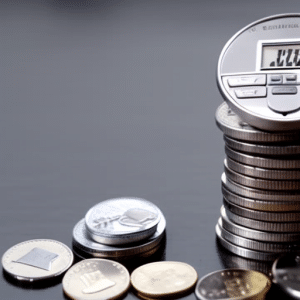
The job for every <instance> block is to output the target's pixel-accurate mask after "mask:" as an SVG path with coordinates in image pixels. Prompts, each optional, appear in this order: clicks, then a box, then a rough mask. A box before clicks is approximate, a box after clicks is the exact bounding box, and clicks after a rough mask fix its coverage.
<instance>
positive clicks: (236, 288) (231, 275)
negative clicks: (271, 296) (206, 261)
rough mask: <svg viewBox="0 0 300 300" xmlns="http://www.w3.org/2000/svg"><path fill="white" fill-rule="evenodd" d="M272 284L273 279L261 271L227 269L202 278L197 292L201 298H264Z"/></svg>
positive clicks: (206, 299) (235, 299) (229, 299)
mask: <svg viewBox="0 0 300 300" xmlns="http://www.w3.org/2000/svg"><path fill="white" fill-rule="evenodd" d="M271 284H272V283H271V280H270V279H269V278H268V277H267V276H266V275H264V274H262V273H260V272H257V271H251V270H242V269H227V270H221V271H216V272H213V273H210V274H208V275H206V276H204V277H203V278H201V279H200V280H199V281H198V283H197V286H196V290H195V293H196V296H197V298H198V299H200V300H212V299H214V300H244V299H245V300H246V299H264V297H265V295H266V294H267V292H268V291H269V289H270V287H271Z"/></svg>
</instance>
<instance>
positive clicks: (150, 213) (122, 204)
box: [73, 198, 166, 260]
mask: <svg viewBox="0 0 300 300" xmlns="http://www.w3.org/2000/svg"><path fill="white" fill-rule="evenodd" d="M165 229H166V220H165V217H164V215H163V213H162V212H161V211H160V209H159V208H158V207H157V206H156V205H154V204H153V203H151V202H149V201H147V200H145V199H141V198H115V199H109V200H105V201H102V202H100V203H98V204H96V205H95V206H93V207H92V208H91V209H90V210H89V211H88V212H87V213H86V216H85V218H83V219H82V220H80V221H79V222H78V223H77V224H76V225H75V227H74V229H73V251H74V253H75V254H76V255H77V256H78V257H80V258H93V257H94V258H108V259H114V260H127V259H131V258H137V257H147V256H149V255H151V254H153V253H154V252H156V251H157V250H158V249H159V247H160V246H161V242H162V240H163V237H164V235H165Z"/></svg>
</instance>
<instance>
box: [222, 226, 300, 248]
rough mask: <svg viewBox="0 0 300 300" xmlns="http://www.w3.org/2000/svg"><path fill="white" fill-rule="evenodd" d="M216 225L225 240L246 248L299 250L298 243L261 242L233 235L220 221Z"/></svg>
mask: <svg viewBox="0 0 300 300" xmlns="http://www.w3.org/2000/svg"><path fill="white" fill-rule="evenodd" d="M217 226H218V227H219V230H220V234H221V236H222V237H223V238H224V239H225V240H227V241H228V242H230V243H232V244H234V245H236V246H240V247H243V248H246V249H250V250H255V251H262V252H276V253H283V252H286V253H289V252H296V251H298V252H299V250H300V243H298V244H292V243H288V242H287V243H270V242H262V241H255V240H251V239H247V238H244V237H241V236H237V235H234V234H233V233H231V232H229V231H227V230H226V229H225V228H223V227H222V222H220V221H218V223H217Z"/></svg>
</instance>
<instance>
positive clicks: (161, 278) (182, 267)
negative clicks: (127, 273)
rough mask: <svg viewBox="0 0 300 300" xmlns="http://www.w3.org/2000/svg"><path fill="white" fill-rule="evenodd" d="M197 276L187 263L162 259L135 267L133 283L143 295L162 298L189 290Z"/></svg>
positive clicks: (132, 277)
mask: <svg viewBox="0 0 300 300" xmlns="http://www.w3.org/2000/svg"><path fill="white" fill-rule="evenodd" d="M197 278H198V276H197V272H196V270H195V269H194V268H193V267H192V266H190V265H188V264H186V263H182V262H174V261H160V262H154V263H150V264H146V265H143V266H141V267H139V268H137V269H135V270H134V271H133V272H132V274H131V283H132V285H133V287H134V288H135V289H136V290H137V292H138V294H139V295H140V296H142V297H150V298H162V297H169V296H176V295H180V294H182V293H185V292H187V291H188V290H189V289H191V288H192V287H193V286H194V285H195V284H196V281H197Z"/></svg>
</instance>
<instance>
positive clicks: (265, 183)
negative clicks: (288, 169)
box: [224, 160, 300, 191]
mask: <svg viewBox="0 0 300 300" xmlns="http://www.w3.org/2000/svg"><path fill="white" fill-rule="evenodd" d="M224 171H225V174H226V176H227V177H228V178H230V179H231V180H232V181H235V182H237V183H239V184H241V185H245V186H248V187H252V188H257V189H263V190H279V191H287V190H293V191H297V190H299V189H300V181H299V180H266V179H258V178H254V177H250V176H246V175H243V174H240V173H237V172H235V171H233V170H231V169H230V168H229V167H228V165H227V161H226V160H225V161H224Z"/></svg>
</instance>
